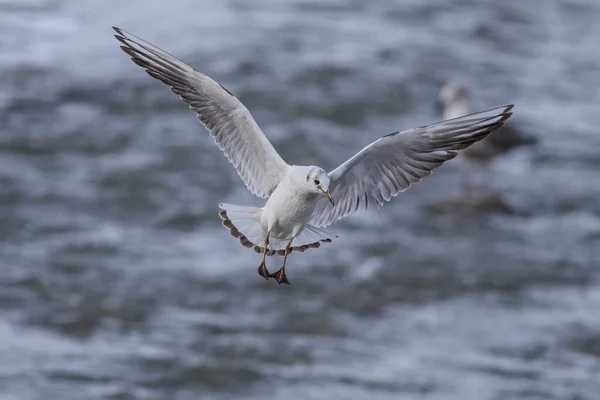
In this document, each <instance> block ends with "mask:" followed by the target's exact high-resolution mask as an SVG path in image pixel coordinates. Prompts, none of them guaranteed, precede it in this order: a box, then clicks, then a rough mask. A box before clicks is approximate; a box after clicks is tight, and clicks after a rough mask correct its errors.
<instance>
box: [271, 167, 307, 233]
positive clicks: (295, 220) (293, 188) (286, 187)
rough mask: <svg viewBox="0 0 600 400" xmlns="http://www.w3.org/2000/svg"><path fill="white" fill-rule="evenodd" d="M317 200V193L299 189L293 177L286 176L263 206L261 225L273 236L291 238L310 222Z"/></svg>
mask: <svg viewBox="0 0 600 400" xmlns="http://www.w3.org/2000/svg"><path fill="white" fill-rule="evenodd" d="M316 200H317V195H315V194H314V193H307V192H302V191H299V190H298V187H297V185H294V182H293V181H292V180H291V179H289V178H284V179H283V180H282V181H281V183H280V184H279V185H278V186H277V189H275V191H274V192H273V194H272V195H271V197H269V200H268V201H267V203H266V204H265V206H264V208H263V213H262V216H261V225H262V227H263V229H264V230H265V231H270V232H271V237H273V238H275V239H280V240H290V239H291V238H293V237H295V236H296V235H298V234H299V233H300V232H302V229H304V226H306V224H307V223H308V220H309V219H310V216H311V214H312V212H313V211H314V209H315V206H316V205H317V201H316Z"/></svg>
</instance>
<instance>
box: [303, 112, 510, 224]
mask: <svg viewBox="0 0 600 400" xmlns="http://www.w3.org/2000/svg"><path fill="white" fill-rule="evenodd" d="M512 108H513V105H507V106H503V107H498V108H494V109H491V110H488V111H483V112H479V113H475V114H469V115H465V116H462V117H459V118H454V119H449V120H446V121H442V122H439V123H437V124H433V125H428V126H422V127H419V128H414V129H409V130H406V131H402V132H395V133H390V134H389V135H386V136H384V137H382V138H380V139H378V140H376V141H375V142H373V143H371V144H370V145H368V146H367V147H365V148H364V149H362V150H361V151H359V152H358V153H357V154H355V155H354V156H353V157H352V158H350V159H349V160H348V161H346V162H345V163H343V164H342V165H340V166H339V167H337V168H336V169H335V170H333V171H331V172H330V173H329V177H330V179H331V183H330V185H329V192H330V193H331V196H332V198H333V200H334V201H335V206H332V205H331V203H330V202H329V201H328V200H327V199H326V198H324V197H323V198H322V199H320V200H319V201H318V203H317V207H316V209H315V211H314V212H313V214H312V216H311V219H310V222H309V223H310V224H311V225H314V226H317V227H323V226H327V225H330V224H332V223H333V222H335V221H337V220H338V219H340V218H343V217H345V216H346V215H348V214H350V213H351V212H354V211H356V210H358V208H359V207H360V206H361V205H362V206H364V207H365V208H367V207H368V204H369V196H371V197H372V198H373V199H374V200H375V201H376V202H377V204H379V205H382V204H383V203H384V202H386V201H389V200H390V199H391V198H392V197H394V196H396V195H397V194H398V193H400V192H403V191H405V190H406V189H408V188H409V187H410V186H411V185H412V184H413V183H417V182H419V181H420V180H421V179H422V178H423V177H425V176H427V175H430V174H431V171H432V170H433V169H434V168H437V167H439V166H440V165H442V164H443V163H444V161H448V160H451V159H453V158H454V157H456V155H457V154H458V150H462V149H464V148H466V147H468V146H470V145H472V144H473V143H475V142H476V141H478V140H481V139H483V138H485V137H486V136H487V135H489V134H490V133H491V132H493V131H494V130H496V129H498V128H500V127H501V126H502V125H504V123H505V122H506V120H507V119H508V118H509V117H510V116H511V115H512V113H511V112H510V110H511V109H512Z"/></svg>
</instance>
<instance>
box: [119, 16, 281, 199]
mask: <svg viewBox="0 0 600 400" xmlns="http://www.w3.org/2000/svg"><path fill="white" fill-rule="evenodd" d="M113 29H114V30H115V31H116V32H117V34H116V35H115V37H116V38H117V39H118V40H119V41H120V42H121V43H123V46H121V49H123V51H124V52H125V53H127V54H128V55H129V56H130V57H131V60H132V61H133V62H134V63H135V64H137V65H139V66H140V67H142V68H144V69H145V70H146V72H147V73H148V74H149V75H150V76H152V77H153V78H156V79H158V80H160V81H162V82H163V83H165V84H167V85H168V86H170V87H171V91H173V93H175V94H176V95H178V96H179V97H180V98H181V99H182V100H183V101H184V102H185V103H186V104H188V106H189V107H190V109H191V110H192V111H194V112H195V113H196V115H197V117H198V119H199V120H200V122H202V124H204V126H205V127H206V129H208V131H209V132H210V134H211V136H212V137H213V138H214V140H215V143H216V144H217V145H218V146H219V147H220V148H221V150H222V151H223V153H225V156H226V157H227V159H228V160H229V161H230V162H231V164H233V166H234V167H235V168H236V170H237V172H238V174H239V175H240V177H241V178H242V180H243V181H244V183H245V184H246V187H248V190H250V192H252V193H253V194H255V195H256V196H258V197H268V196H269V195H270V194H271V193H272V192H273V190H275V188H276V187H277V185H278V184H279V182H280V181H281V179H282V178H283V176H284V175H285V172H286V169H287V168H288V167H289V166H288V164H287V163H286V162H285V161H284V160H283V159H282V158H281V157H280V156H279V154H278V153H277V151H276V150H275V148H274V147H273V146H272V145H271V143H270V142H269V140H268V139H267V137H266V136H265V135H264V133H263V132H262V130H261V129H260V127H259V126H258V124H257V123H256V121H255V120H254V118H252V115H251V114H250V112H249V111H248V109H247V108H246V107H245V106H244V105H243V104H242V103H241V102H240V101H239V100H238V99H237V98H236V97H235V96H234V95H233V94H231V92H230V91H229V90H227V89H225V88H224V87H223V86H222V85H220V84H219V83H217V82H216V81H214V80H212V79H211V78H209V77H208V76H206V75H204V74H203V73H201V72H199V71H197V70H195V69H193V68H192V67H190V66H189V65H187V64H185V63H184V62H183V61H181V60H179V59H177V58H175V57H173V56H172V55H170V54H169V53H167V52H166V51H164V50H162V49H160V48H158V47H156V46H154V45H152V44H150V43H148V42H147V41H145V40H143V39H141V38H139V37H137V36H135V35H133V34H131V33H129V32H126V31H124V30H122V29H119V28H116V27H113Z"/></svg>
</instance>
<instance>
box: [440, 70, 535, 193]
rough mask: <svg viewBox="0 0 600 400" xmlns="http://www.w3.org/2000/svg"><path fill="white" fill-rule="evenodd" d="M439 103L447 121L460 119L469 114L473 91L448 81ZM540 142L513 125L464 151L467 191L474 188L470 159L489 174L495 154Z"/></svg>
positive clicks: (464, 178) (465, 186)
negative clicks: (470, 96) (482, 166)
mask: <svg viewBox="0 0 600 400" xmlns="http://www.w3.org/2000/svg"><path fill="white" fill-rule="evenodd" d="M438 102H439V105H440V106H441V107H442V116H443V119H444V120H446V119H451V118H457V117H460V116H463V115H466V114H468V113H469V92H468V90H467V88H465V87H464V86H462V85H460V84H458V83H456V82H447V83H446V84H445V85H444V86H443V87H442V89H441V90H440V93H439V96H438ZM537 142H538V140H537V138H535V137H533V136H530V135H527V134H524V133H523V132H521V131H519V130H517V129H515V128H514V127H513V126H511V125H505V126H503V127H502V128H500V129H498V131H497V132H493V133H492V134H491V135H489V136H488V137H487V138H485V139H483V140H481V141H479V142H477V143H474V144H473V145H472V146H470V147H468V148H466V149H464V150H462V151H461V153H462V155H463V156H464V158H465V159H466V160H464V161H463V162H462V164H461V169H460V170H461V186H462V188H463V191H464V192H465V193H467V194H468V193H470V192H471V190H472V188H473V185H472V182H471V174H470V165H469V163H470V162H472V161H474V162H478V163H481V164H483V165H484V168H485V170H486V171H487V173H488V175H489V174H490V170H491V162H492V159H493V158H494V157H495V156H497V155H501V154H504V153H506V152H508V151H510V150H511V149H514V148H516V147H520V146H533V145H536V144H537ZM488 178H489V176H488Z"/></svg>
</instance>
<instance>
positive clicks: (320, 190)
mask: <svg viewBox="0 0 600 400" xmlns="http://www.w3.org/2000/svg"><path fill="white" fill-rule="evenodd" d="M329 183H330V179H329V175H327V172H325V171H324V170H323V169H322V168H319V167H310V168H309V169H308V172H307V174H306V185H307V188H308V190H309V191H310V192H311V193H315V194H320V195H323V196H325V197H327V198H328V199H329V202H331V204H334V202H333V199H332V198H331V194H330V193H329Z"/></svg>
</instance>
